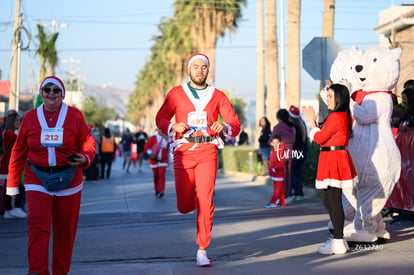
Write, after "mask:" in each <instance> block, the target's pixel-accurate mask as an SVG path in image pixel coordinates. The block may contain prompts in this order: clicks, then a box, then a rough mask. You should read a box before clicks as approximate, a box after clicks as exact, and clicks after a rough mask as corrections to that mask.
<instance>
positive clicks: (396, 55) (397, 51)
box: [391, 48, 402, 61]
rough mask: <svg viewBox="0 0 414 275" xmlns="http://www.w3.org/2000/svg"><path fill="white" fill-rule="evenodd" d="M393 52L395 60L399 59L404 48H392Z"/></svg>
mask: <svg viewBox="0 0 414 275" xmlns="http://www.w3.org/2000/svg"><path fill="white" fill-rule="evenodd" d="M391 54H392V56H393V57H394V61H395V60H399V59H400V57H401V54H402V50H401V48H395V49H392V50H391Z"/></svg>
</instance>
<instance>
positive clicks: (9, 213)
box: [3, 208, 27, 219]
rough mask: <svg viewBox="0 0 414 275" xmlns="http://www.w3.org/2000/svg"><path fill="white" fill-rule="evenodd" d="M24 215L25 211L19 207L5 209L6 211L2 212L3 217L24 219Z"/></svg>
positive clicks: (25, 215)
mask: <svg viewBox="0 0 414 275" xmlns="http://www.w3.org/2000/svg"><path fill="white" fill-rule="evenodd" d="M26 217H27V214H26V212H24V211H23V209H21V208H13V209H12V210H6V212H4V215H3V218H4V219H24V218H26Z"/></svg>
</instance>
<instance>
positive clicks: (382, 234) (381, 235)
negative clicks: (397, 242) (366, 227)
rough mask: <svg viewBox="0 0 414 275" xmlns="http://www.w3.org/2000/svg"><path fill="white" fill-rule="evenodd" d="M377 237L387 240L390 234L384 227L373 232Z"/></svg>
mask: <svg viewBox="0 0 414 275" xmlns="http://www.w3.org/2000/svg"><path fill="white" fill-rule="evenodd" d="M375 234H376V235H377V237H378V238H381V239H385V240H389V239H391V234H390V232H388V231H387V230H385V229H382V230H380V231H377V232H375Z"/></svg>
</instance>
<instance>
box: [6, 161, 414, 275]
mask: <svg viewBox="0 0 414 275" xmlns="http://www.w3.org/2000/svg"><path fill="white" fill-rule="evenodd" d="M121 165H122V159H120V158H118V159H117V160H116V162H115V163H114V166H113V172H112V175H111V179H109V180H107V179H104V180H98V181H86V182H85V186H84V190H83V193H82V203H81V215H80V220H79V226H78V233H77V239H76V242H75V248H74V251H73V258H72V267H71V272H70V274H76V275H77V274H88V275H91V274H157V275H158V274H160V275H163V274H184V275H187V274H232V275H234V274H246V275H248V274H249V275H250V274H304V273H306V274H366V273H369V272H372V273H375V274H411V272H412V270H414V261H413V256H414V243H413V236H414V223H413V222H412V221H407V220H401V221H398V222H395V223H393V224H390V221H391V220H390V218H389V217H387V218H386V222H387V229H388V230H389V231H390V233H391V235H392V239H391V241H389V242H388V243H386V244H378V245H366V246H357V247H353V248H352V251H351V252H350V253H347V254H345V255H336V256H335V255H333V256H323V255H320V254H318V253H317V248H318V246H319V245H321V244H322V243H323V242H324V241H325V240H326V239H327V237H328V231H327V223H328V219H329V218H328V215H327V213H326V211H325V209H324V207H323V205H322V203H321V202H320V201H319V200H316V199H305V200H304V201H300V202H293V203H292V204H289V205H287V206H286V207H285V208H271V209H265V208H263V205H264V204H265V203H266V202H267V201H268V200H269V198H270V196H271V192H272V187H271V186H270V185H268V184H265V181H260V180H258V181H255V182H252V181H249V180H247V179H246V178H243V177H240V176H236V175H233V176H229V175H222V174H219V175H218V178H217V184H216V189H215V190H216V194H215V196H214V202H215V205H216V209H215V219H214V226H213V234H212V242H211V245H210V247H209V250H208V255H209V257H210V258H211V260H212V262H213V267H211V268H198V267H197V266H196V263H195V253H196V249H197V246H196V244H195V234H196V220H195V219H196V215H195V214H194V213H192V214H188V215H182V214H179V213H178V212H177V210H176V199H175V189H174V182H173V174H172V171H171V170H168V171H167V188H166V195H165V197H164V198H162V199H159V198H156V197H155V196H154V191H153V185H152V172H151V170H150V168H149V166H148V165H147V164H145V166H144V168H143V172H141V173H140V172H138V169H137V168H132V169H131V170H130V173H126V172H124V171H122V168H121ZM0 244H1V245H0V274H25V273H27V256H26V253H27V252H26V251H27V248H26V244H27V221H22V220H4V219H0Z"/></svg>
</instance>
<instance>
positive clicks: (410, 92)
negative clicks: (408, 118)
mask: <svg viewBox="0 0 414 275" xmlns="http://www.w3.org/2000/svg"><path fill="white" fill-rule="evenodd" d="M402 94H405V95H406V96H407V105H406V106H405V108H406V110H407V112H408V113H409V114H410V115H414V89H413V88H406V89H404V91H403V92H402V93H401V95H402Z"/></svg>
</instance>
